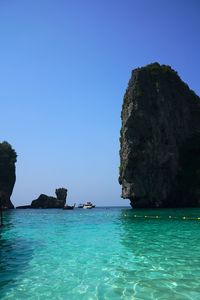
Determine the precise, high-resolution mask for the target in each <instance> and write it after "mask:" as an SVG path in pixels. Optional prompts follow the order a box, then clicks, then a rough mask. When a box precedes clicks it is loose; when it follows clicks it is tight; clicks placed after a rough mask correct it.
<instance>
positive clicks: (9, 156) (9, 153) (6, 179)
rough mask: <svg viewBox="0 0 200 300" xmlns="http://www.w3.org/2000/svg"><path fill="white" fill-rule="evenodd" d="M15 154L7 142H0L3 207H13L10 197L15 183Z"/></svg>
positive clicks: (0, 188)
mask: <svg viewBox="0 0 200 300" xmlns="http://www.w3.org/2000/svg"><path fill="white" fill-rule="evenodd" d="M16 159H17V154H16V152H15V150H14V149H12V147H11V145H10V144H9V143H7V142H2V143H0V200H1V205H2V207H4V208H14V206H13V204H12V202H11V200H10V197H11V194H12V191H13V188H14V185H15V180H16V175H15V163H16Z"/></svg>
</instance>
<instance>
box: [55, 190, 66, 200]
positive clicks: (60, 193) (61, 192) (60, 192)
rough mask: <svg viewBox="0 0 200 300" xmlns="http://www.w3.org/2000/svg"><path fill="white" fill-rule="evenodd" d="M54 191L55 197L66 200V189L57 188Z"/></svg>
mask: <svg viewBox="0 0 200 300" xmlns="http://www.w3.org/2000/svg"><path fill="white" fill-rule="evenodd" d="M55 193H56V197H57V199H59V200H63V201H66V198H67V189H65V188H59V189H56V190H55Z"/></svg>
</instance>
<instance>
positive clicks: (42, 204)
mask: <svg viewBox="0 0 200 300" xmlns="http://www.w3.org/2000/svg"><path fill="white" fill-rule="evenodd" d="M65 203H66V200H59V199H57V198H55V197H50V196H47V195H44V194H41V195H40V196H39V197H38V198H37V199H36V200H33V201H32V202H31V208H63V207H64V205H65Z"/></svg>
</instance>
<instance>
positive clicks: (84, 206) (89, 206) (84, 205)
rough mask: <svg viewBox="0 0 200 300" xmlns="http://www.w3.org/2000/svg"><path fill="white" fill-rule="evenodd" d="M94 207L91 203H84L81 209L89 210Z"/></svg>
mask: <svg viewBox="0 0 200 300" xmlns="http://www.w3.org/2000/svg"><path fill="white" fill-rule="evenodd" d="M94 207H95V205H93V204H92V203H91V202H86V203H85V204H83V208H85V209H91V208H94Z"/></svg>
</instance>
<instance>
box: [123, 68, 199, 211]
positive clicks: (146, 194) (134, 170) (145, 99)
mask: <svg viewBox="0 0 200 300" xmlns="http://www.w3.org/2000/svg"><path fill="white" fill-rule="evenodd" d="M121 118H122V128H121V136H120V176H119V183H120V184H121V185H122V197H123V198H127V199H130V201H131V205H132V207H144V208H145V207H146V208H150V207H196V206H200V98H199V97H198V96H197V95H196V94H195V93H194V92H193V91H192V90H190V89H189V87H188V86H187V84H185V83H184V82H183V81H182V80H181V79H180V77H179V76H178V74H177V73H176V72H175V71H174V70H173V69H171V67H170V66H166V65H160V64H158V63H154V64H150V65H147V66H146V67H142V68H138V69H136V70H134V71H133V72H132V76H131V79H130V81H129V85H128V88H127V90H126V93H125V96H124V102H123V107H122V113H121Z"/></svg>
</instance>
